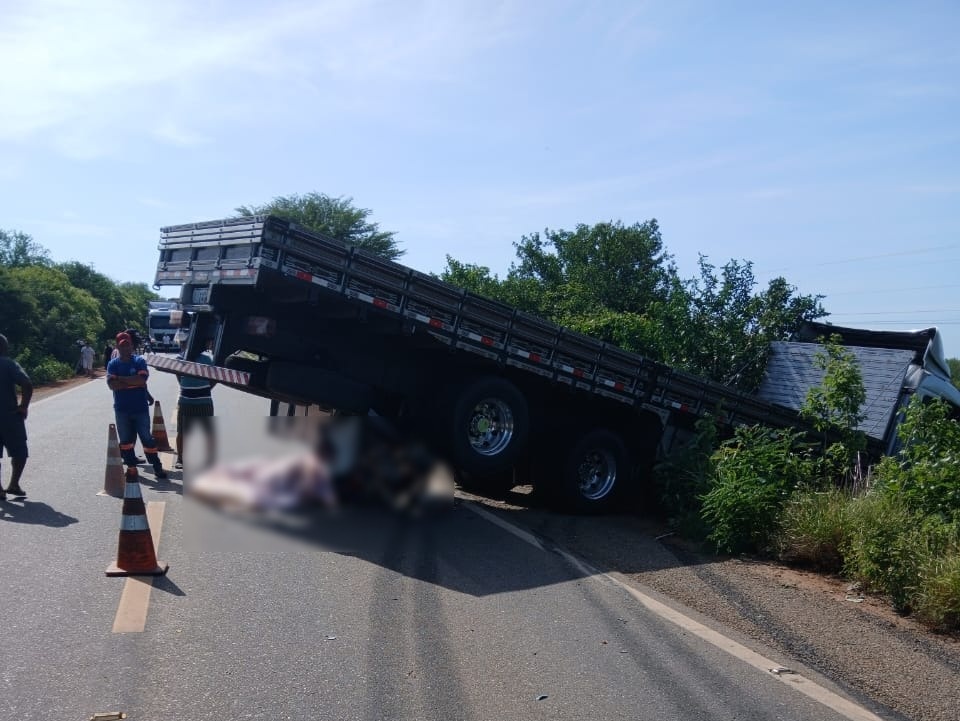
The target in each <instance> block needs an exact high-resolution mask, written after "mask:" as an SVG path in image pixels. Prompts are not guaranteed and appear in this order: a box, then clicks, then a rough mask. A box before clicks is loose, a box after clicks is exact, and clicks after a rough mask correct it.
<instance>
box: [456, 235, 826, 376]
mask: <svg viewBox="0 0 960 721" xmlns="http://www.w3.org/2000/svg"><path fill="white" fill-rule="evenodd" d="M515 248H516V253H517V259H516V261H515V262H514V263H513V265H512V266H511V268H510V270H509V272H508V273H507V275H506V277H505V278H502V279H501V278H498V277H497V276H496V275H494V274H492V273H491V272H490V270H489V269H488V268H486V267H483V266H476V265H471V264H469V263H463V262H461V261H459V260H457V259H455V258H452V257H450V256H448V257H447V267H446V268H445V269H444V271H443V273H442V274H441V276H440V277H441V278H442V279H443V280H446V281H448V282H450V283H453V284H455V285H459V286H461V287H464V288H467V289H468V290H471V291H473V292H475V293H479V294H481V295H486V296H489V297H491V298H495V299H497V300H501V301H504V302H506V303H510V304H511V305H514V306H516V307H518V308H520V309H521V310H525V311H528V312H532V313H536V314H538V315H540V316H542V317H545V318H548V319H549V320H552V321H554V322H556V323H559V324H561V325H564V326H567V327H569V328H572V329H574V330H577V331H579V332H581V333H586V334H587V335H590V336H593V337H595V338H598V339H600V340H603V341H607V342H610V343H614V344H615V345H618V346H620V347H621V348H625V349H626V350H631V351H635V352H638V353H642V354H644V355H647V356H650V357H652V358H654V359H656V360H660V361H663V362H665V363H668V364H670V365H673V366H676V367H678V368H681V369H683V370H687V371H690V372H692V373H696V374H698V375H701V376H705V377H707V378H710V379H712V380H716V381H719V382H722V383H734V384H736V385H737V386H739V387H741V388H743V389H744V390H747V391H752V390H755V389H756V387H757V385H759V383H760V380H761V378H762V374H763V368H764V366H765V364H766V355H767V349H768V347H769V344H770V342H771V341H773V340H784V339H786V338H788V337H789V336H790V334H791V333H792V332H793V331H795V330H796V329H797V328H799V326H800V324H801V323H802V322H803V321H805V320H814V319H816V318H819V317H822V316H824V315H826V313H825V312H824V310H823V307H822V306H821V304H820V300H821V298H822V296H809V295H800V294H798V293H797V290H796V288H794V287H792V286H791V285H789V284H788V283H787V281H786V280H785V279H783V278H775V279H773V280H771V281H770V283H769V284H768V285H767V287H766V289H765V290H763V291H761V292H759V293H757V292H756V280H755V278H754V275H753V269H752V265H751V263H749V262H746V261H730V262H729V263H727V264H726V265H725V266H723V268H722V269H721V270H720V271H719V274H718V271H717V268H716V267H715V266H713V265H711V264H710V263H708V262H707V259H706V258H705V257H701V258H700V273H699V276H698V277H697V278H693V279H689V280H682V279H681V278H680V276H679V275H678V273H677V270H676V267H675V266H674V264H673V260H672V258H671V256H670V255H669V254H668V253H667V252H666V250H665V248H664V245H663V240H662V237H661V235H660V228H659V226H658V225H657V222H656V221H655V220H650V221H647V222H645V223H635V224H633V225H630V226H625V225H624V224H623V223H621V222H616V223H598V224H596V225H592V226H588V225H578V226H577V228H576V230H575V231H566V230H545V231H544V232H543V234H540V233H533V234H531V235H527V236H523V237H522V238H521V240H520V242H519V243H516V244H515Z"/></svg>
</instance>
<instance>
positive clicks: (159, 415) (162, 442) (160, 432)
mask: <svg viewBox="0 0 960 721" xmlns="http://www.w3.org/2000/svg"><path fill="white" fill-rule="evenodd" d="M153 439H154V440H155V441H156V442H157V450H158V451H172V450H173V448H172V447H171V446H170V438H169V436H167V427H166V425H164V422H163V411H161V410H160V401H154V402H153Z"/></svg>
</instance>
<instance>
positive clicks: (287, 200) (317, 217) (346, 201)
mask: <svg viewBox="0 0 960 721" xmlns="http://www.w3.org/2000/svg"><path fill="white" fill-rule="evenodd" d="M235 210H236V212H237V213H239V214H240V215H242V216H250V215H266V214H271V215H276V216H279V217H281V218H286V219H287V220H290V221H293V222H294V223H297V224H299V225H302V226H303V227H304V228H307V229H309V230H314V231H316V232H318V233H323V234H325V235H329V236H331V237H333V238H336V239H337V240H340V241H343V242H344V243H348V244H350V245H356V246H358V247H360V248H364V249H366V250H369V251H370V252H372V253H376V254H377V255H380V256H383V257H384V258H389V259H390V260H396V259H397V258H399V257H400V256H401V255H403V253H404V251H403V250H402V249H401V248H400V246H399V245H398V244H397V241H396V239H395V238H394V237H393V236H394V235H396V234H395V233H393V232H391V231H383V230H380V225H379V224H378V223H371V222H370V221H369V217H370V214H371V212H372V211H371V210H369V209H367V208H357V207H354V205H353V198H344V197H340V198H332V197H330V196H329V195H326V194H324V193H316V192H314V193H307V194H305V195H296V194H294V195H286V196H279V197H276V198H274V199H273V200H271V201H270V202H269V203H265V204H263V205H243V206H240V207H239V208H236V209H235Z"/></svg>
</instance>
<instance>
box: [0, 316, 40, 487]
mask: <svg viewBox="0 0 960 721" xmlns="http://www.w3.org/2000/svg"><path fill="white" fill-rule="evenodd" d="M9 350H10V344H9V343H8V341H7V337H6V336H5V335H0V458H3V449H4V448H6V449H7V454H8V455H9V456H10V466H11V468H12V469H13V472H12V474H11V476H10V485H9V486H8V487H7V490H6V491H4V490H3V487H2V486H0V501H5V500H6V499H7V494H8V493H9V494H10V495H11V496H17V497H20V498H22V497H23V496H26V495H27V494H26V493H24V492H23V489H22V488H21V487H20V476H21V475H22V474H23V468H24V466H25V465H26V464H27V456H28V455H29V454H28V453H27V424H26V420H27V408H29V407H30V399H31V398H32V397H33V385H32V384H31V383H30V377H29V376H28V375H27V374H26V373H25V372H24V370H23V368H21V367H20V364H19V363H17V362H16V361H15V360H13V358H10V357H8V356H7V353H8V352H9ZM16 386H20V402H19V403H17V388H16Z"/></svg>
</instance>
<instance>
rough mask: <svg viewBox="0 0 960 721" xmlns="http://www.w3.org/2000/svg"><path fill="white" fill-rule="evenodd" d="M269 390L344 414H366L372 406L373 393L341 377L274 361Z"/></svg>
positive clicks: (323, 371)
mask: <svg viewBox="0 0 960 721" xmlns="http://www.w3.org/2000/svg"><path fill="white" fill-rule="evenodd" d="M267 390H268V391H270V392H273V393H276V394H277V395H280V396H285V397H289V398H296V399H299V400H301V401H304V402H305V403H318V404H320V405H327V406H330V407H333V408H339V409H342V410H345V411H354V412H358V413H366V412H367V410H368V409H369V408H370V406H371V405H372V404H373V396H374V393H373V389H372V388H370V386H368V385H365V384H363V383H357V382H356V381H353V380H350V379H349V378H345V377H344V376H342V375H341V374H339V373H334V372H332V371H328V370H324V369H322V368H315V367H313V366H307V365H301V364H300V363H286V362H280V361H274V362H273V363H270V366H269V368H268V370H267Z"/></svg>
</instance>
